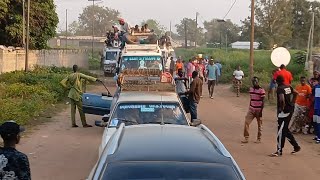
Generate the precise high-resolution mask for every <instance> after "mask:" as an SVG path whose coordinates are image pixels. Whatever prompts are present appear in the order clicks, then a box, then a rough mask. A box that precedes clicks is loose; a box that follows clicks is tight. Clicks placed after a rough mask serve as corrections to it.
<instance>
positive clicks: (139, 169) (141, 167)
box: [102, 162, 240, 180]
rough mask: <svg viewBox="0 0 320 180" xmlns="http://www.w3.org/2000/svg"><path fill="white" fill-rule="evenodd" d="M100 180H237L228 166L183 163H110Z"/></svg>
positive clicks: (234, 173) (236, 176)
mask: <svg viewBox="0 0 320 180" xmlns="http://www.w3.org/2000/svg"><path fill="white" fill-rule="evenodd" d="M102 177H103V178H102V179H103V180H107V179H113V180H120V179H121V180H122V179H131V180H146V179H148V180H149V179H153V180H160V179H165V180H171V179H179V180H195V179H197V180H199V179H200V180H209V179H210V180H236V179H237V180H238V179H240V178H239V177H238V175H237V174H236V172H235V171H234V169H233V168H232V167H230V166H227V165H223V164H215V163H185V162H120V163H111V164H108V165H107V168H106V169H105V171H104V172H103V174H102Z"/></svg>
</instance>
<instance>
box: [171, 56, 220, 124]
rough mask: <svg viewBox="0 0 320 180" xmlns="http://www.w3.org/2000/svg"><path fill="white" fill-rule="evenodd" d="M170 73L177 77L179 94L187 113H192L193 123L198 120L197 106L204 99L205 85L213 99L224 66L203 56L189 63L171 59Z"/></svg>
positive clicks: (194, 58) (180, 59)
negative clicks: (205, 84)
mask: <svg viewBox="0 0 320 180" xmlns="http://www.w3.org/2000/svg"><path fill="white" fill-rule="evenodd" d="M169 72H170V73H171V74H172V75H173V77H175V78H174V79H175V82H176V89H177V93H178V94H179V96H180V99H181V102H182V104H183V106H184V108H185V110H186V111H187V112H190V114H191V119H192V121H194V120H196V119H197V118H198V116H197V105H198V104H199V102H200V99H201V98H202V97H203V88H202V87H203V84H204V83H207V84H208V92H209V98H211V99H213V93H214V87H215V85H217V84H218V82H219V77H220V76H221V73H222V65H221V64H220V62H219V61H214V59H213V58H209V57H205V58H202V55H199V56H198V57H193V58H192V59H189V61H188V62H186V61H184V60H182V58H181V57H178V58H177V61H174V59H173V57H171V58H170V68H169Z"/></svg>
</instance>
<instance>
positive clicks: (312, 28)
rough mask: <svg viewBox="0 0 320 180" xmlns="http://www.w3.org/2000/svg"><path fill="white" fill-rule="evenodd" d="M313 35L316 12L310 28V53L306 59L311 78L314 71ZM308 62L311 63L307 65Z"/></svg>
mask: <svg viewBox="0 0 320 180" xmlns="http://www.w3.org/2000/svg"><path fill="white" fill-rule="evenodd" d="M313 34H314V12H313V13H312V23H311V27H310V33H309V40H308V52H307V57H306V64H307V65H308V69H309V73H308V74H309V76H310V77H311V76H312V74H313V71H314V69H313V68H314V66H313V60H312V50H313ZM307 61H309V62H308V63H307Z"/></svg>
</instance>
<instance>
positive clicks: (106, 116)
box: [102, 114, 110, 122]
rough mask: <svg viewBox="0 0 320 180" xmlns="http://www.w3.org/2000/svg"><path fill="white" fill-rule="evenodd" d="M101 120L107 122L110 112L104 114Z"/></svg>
mask: <svg viewBox="0 0 320 180" xmlns="http://www.w3.org/2000/svg"><path fill="white" fill-rule="evenodd" d="M102 120H103V122H109V120H110V114H106V115H104V116H103V117H102Z"/></svg>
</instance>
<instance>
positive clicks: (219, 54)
mask: <svg viewBox="0 0 320 180" xmlns="http://www.w3.org/2000/svg"><path fill="white" fill-rule="evenodd" d="M175 52H176V54H177V56H181V57H182V58H183V59H184V60H186V61H188V60H189V59H190V58H192V57H194V56H197V55H198V54H203V56H204V57H205V56H212V57H213V58H214V59H215V60H220V61H221V64H222V65H223V68H222V77H221V78H220V82H221V83H232V78H233V76H232V74H233V71H234V70H235V69H236V67H237V65H240V66H241V69H242V70H243V72H244V74H245V78H244V81H243V86H242V89H241V91H242V92H248V90H249V87H250V86H251V82H250V79H249V61H250V55H249V50H235V49H228V51H227V52H226V50H225V49H212V48H196V49H184V48H178V49H175ZM271 52H272V51H271V50H256V51H255V52H254V59H255V62H254V76H257V77H259V79H260V83H261V85H262V86H263V87H264V88H266V89H267V88H268V85H269V83H270V80H271V73H272V70H274V69H275V68H276V67H275V66H274V65H273V64H272V62H271V60H270V56H271ZM290 53H291V57H292V60H291V62H290V64H289V65H288V67H287V69H288V70H289V71H291V73H292V75H293V76H294V83H293V84H296V83H297V82H298V81H299V78H300V76H303V75H306V72H305V70H304V62H305V59H303V57H301V56H302V55H301V54H303V53H302V52H301V51H298V50H291V51H290Z"/></svg>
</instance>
